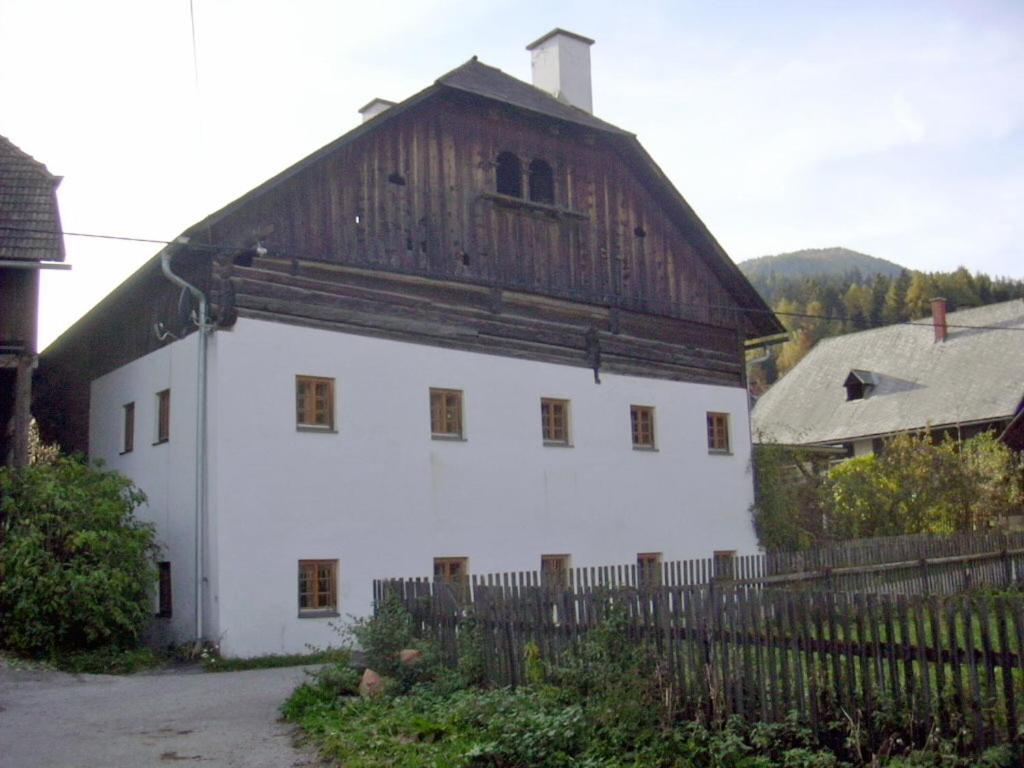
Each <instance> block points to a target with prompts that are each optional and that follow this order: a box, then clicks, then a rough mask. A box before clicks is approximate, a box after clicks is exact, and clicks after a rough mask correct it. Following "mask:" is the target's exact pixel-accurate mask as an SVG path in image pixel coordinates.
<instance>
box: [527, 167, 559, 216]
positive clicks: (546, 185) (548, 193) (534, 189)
mask: <svg viewBox="0 0 1024 768" xmlns="http://www.w3.org/2000/svg"><path fill="white" fill-rule="evenodd" d="M530 200H532V201H533V202H535V203H547V204H548V205H554V204H555V174H554V171H552V170H551V166H550V165H549V164H548V162H547V161H546V160H541V159H539V158H538V159H537V160H534V161H533V162H532V163H530Z"/></svg>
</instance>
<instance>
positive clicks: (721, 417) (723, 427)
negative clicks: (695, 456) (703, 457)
mask: <svg viewBox="0 0 1024 768" xmlns="http://www.w3.org/2000/svg"><path fill="white" fill-rule="evenodd" d="M708 451H709V452H711V453H728V452H729V414H728V413H714V412H712V411H708Z"/></svg>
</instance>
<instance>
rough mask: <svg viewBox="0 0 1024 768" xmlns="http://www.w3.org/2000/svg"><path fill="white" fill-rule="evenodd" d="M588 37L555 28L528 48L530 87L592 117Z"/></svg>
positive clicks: (589, 41)
mask: <svg viewBox="0 0 1024 768" xmlns="http://www.w3.org/2000/svg"><path fill="white" fill-rule="evenodd" d="M593 44H594V41H593V40H591V39H590V38H589V37H583V35H577V34H576V33H575V32H566V31H565V30H564V29H558V28H557V27H556V28H555V29H553V30H551V31H550V32H548V33H547V34H546V35H544V36H543V37H541V38H539V39H537V40H534V41H533V42H532V43H530V44H529V45H528V46H526V50H528V51H529V52H530V53H531V54H532V61H533V84H534V85H535V86H537V87H538V88H540V89H541V90H542V91H547V92H548V93H550V94H551V95H552V96H554V97H555V98H556V99H559V100H560V101H564V102H566V103H567V104H571V105H572V106H574V107H579V108H580V109H582V110H585V111H586V112H590V113H591V114H593V112H594V97H593V92H592V89H591V86H590V46H592V45H593Z"/></svg>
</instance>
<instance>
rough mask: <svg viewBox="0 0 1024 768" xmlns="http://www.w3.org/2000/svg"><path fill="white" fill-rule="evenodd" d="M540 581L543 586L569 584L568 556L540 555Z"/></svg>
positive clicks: (561, 586) (565, 586) (564, 585)
mask: <svg viewBox="0 0 1024 768" xmlns="http://www.w3.org/2000/svg"><path fill="white" fill-rule="evenodd" d="M540 581H541V584H544V585H545V586H552V587H559V588H562V589H565V588H567V587H568V586H569V556H568V555H541V556H540Z"/></svg>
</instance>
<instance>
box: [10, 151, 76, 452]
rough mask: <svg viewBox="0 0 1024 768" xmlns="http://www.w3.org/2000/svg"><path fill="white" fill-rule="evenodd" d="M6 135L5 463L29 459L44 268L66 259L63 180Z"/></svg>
mask: <svg viewBox="0 0 1024 768" xmlns="http://www.w3.org/2000/svg"><path fill="white" fill-rule="evenodd" d="M60 181H61V179H60V176H54V175H52V174H51V173H50V172H49V171H47V170H46V166H45V165H43V164H42V163H40V162H39V161H37V160H35V159H33V158H32V157H31V156H29V155H27V154H25V153H24V152H22V151H21V150H20V149H18V148H17V147H16V146H14V144H12V143H11V142H10V140H8V139H6V138H5V137H3V136H0V463H2V464H5V465H8V466H11V465H13V466H25V465H26V464H27V463H28V436H29V423H30V421H31V419H32V415H31V402H32V372H33V370H34V369H35V367H36V351H37V350H36V335H37V333H36V331H37V322H38V321H37V315H38V308H39V271H40V270H41V269H46V268H48V267H52V266H54V263H55V262H62V261H64V239H63V236H62V234H61V226H60V214H59V212H58V210H57V186H58V185H59V184H60Z"/></svg>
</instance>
